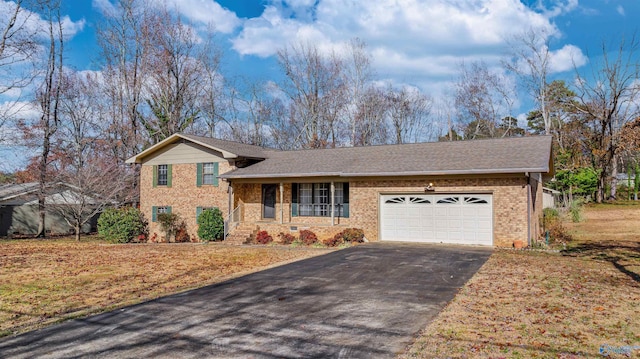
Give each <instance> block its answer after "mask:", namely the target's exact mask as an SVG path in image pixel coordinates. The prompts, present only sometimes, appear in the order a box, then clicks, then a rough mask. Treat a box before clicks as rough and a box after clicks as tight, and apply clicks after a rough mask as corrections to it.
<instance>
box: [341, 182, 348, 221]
mask: <svg viewBox="0 0 640 359" xmlns="http://www.w3.org/2000/svg"><path fill="white" fill-rule="evenodd" d="M342 217H344V218H349V182H344V183H343V184H342Z"/></svg>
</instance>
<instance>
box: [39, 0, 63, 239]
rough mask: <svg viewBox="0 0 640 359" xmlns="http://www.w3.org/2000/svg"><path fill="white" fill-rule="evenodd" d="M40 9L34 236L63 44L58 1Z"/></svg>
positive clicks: (55, 119)
mask: <svg viewBox="0 0 640 359" xmlns="http://www.w3.org/2000/svg"><path fill="white" fill-rule="evenodd" d="M39 6H40V11H41V13H42V14H43V17H45V19H46V21H47V25H48V28H47V33H48V40H49V41H48V48H47V50H46V55H47V59H46V64H45V70H44V74H43V77H42V84H41V85H40V87H39V88H38V91H37V93H36V101H37V103H38V105H39V107H40V111H41V115H40V119H39V121H38V123H37V124H36V126H35V127H36V128H37V129H38V130H39V132H40V136H41V137H40V139H39V140H41V142H40V146H39V147H40V154H39V166H38V182H39V184H40V188H39V191H38V214H39V223H38V233H37V237H44V236H45V235H46V233H45V216H46V208H45V206H46V203H45V199H46V196H47V184H48V182H49V178H48V176H47V174H48V167H49V164H50V163H49V160H50V159H49V155H50V154H51V140H52V138H53V136H54V134H55V133H56V131H57V129H58V125H59V124H60V118H59V113H60V93H61V89H62V77H63V76H62V74H63V73H62V71H63V62H62V59H63V44H64V36H63V32H62V19H61V17H60V0H42V1H40V3H39Z"/></svg>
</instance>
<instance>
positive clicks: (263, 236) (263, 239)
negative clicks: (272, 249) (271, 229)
mask: <svg viewBox="0 0 640 359" xmlns="http://www.w3.org/2000/svg"><path fill="white" fill-rule="evenodd" d="M255 242H256V243H258V244H269V243H271V242H273V237H271V235H269V233H267V231H260V232H258V233H256V239H255Z"/></svg>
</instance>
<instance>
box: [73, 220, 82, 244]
mask: <svg viewBox="0 0 640 359" xmlns="http://www.w3.org/2000/svg"><path fill="white" fill-rule="evenodd" d="M74 227H75V228H74V229H75V231H76V241H77V242H80V230H81V226H80V221H76V225H75V226H74Z"/></svg>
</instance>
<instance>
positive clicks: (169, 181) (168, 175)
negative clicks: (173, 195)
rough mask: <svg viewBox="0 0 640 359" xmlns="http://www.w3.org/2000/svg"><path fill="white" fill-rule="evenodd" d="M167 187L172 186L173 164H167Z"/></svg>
mask: <svg viewBox="0 0 640 359" xmlns="http://www.w3.org/2000/svg"><path fill="white" fill-rule="evenodd" d="M167 187H171V165H167Z"/></svg>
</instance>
